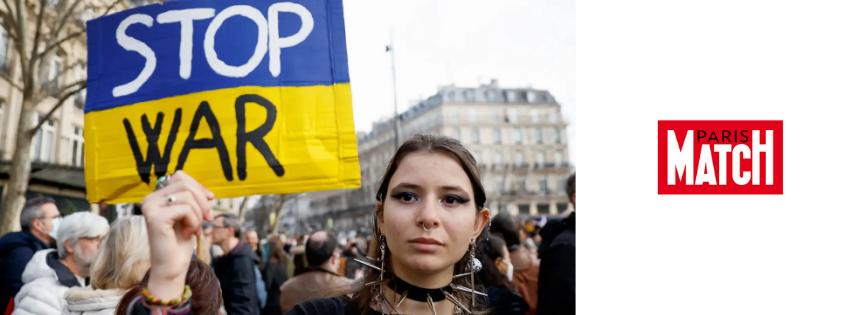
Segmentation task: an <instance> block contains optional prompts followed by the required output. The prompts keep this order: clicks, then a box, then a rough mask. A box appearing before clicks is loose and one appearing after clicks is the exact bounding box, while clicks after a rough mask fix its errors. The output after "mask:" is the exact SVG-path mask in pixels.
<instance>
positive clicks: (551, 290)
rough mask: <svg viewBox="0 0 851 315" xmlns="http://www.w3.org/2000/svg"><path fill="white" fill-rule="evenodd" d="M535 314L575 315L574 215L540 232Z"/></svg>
mask: <svg viewBox="0 0 851 315" xmlns="http://www.w3.org/2000/svg"><path fill="white" fill-rule="evenodd" d="M538 255H539V257H540V258H541V273H540V274H541V275H545V276H542V277H540V278H539V280H538V314H539V315H548V314H576V212H574V213H571V214H570V216H569V217H567V218H564V219H562V220H559V221H552V222H550V223H547V226H545V227H544V228H543V229H542V230H541V247H540V248H539V249H538Z"/></svg>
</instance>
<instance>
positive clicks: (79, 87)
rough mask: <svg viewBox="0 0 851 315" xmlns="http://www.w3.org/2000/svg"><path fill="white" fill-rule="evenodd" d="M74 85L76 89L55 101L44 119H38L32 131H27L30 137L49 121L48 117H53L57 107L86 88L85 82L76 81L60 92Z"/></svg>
mask: <svg viewBox="0 0 851 315" xmlns="http://www.w3.org/2000/svg"><path fill="white" fill-rule="evenodd" d="M75 85H76V86H77V88H76V89H74V90H73V91H70V92H68V93H65V94H64V95H62V97H60V98H59V100H57V101H56V105H53V108H51V109H50V111H49V112H47V114H46V115H44V118H42V119H40V120H39V121H38V124H36V125H35V127H34V128H33V129H30V131H29V134H30V136H33V135H35V133H36V131H37V130H38V128H41V125H43V124H44V122H45V121H47V120H49V119H50V116H53V113H54V112H56V110H57V109H59V107H61V106H62V104H63V103H65V101H66V100H68V99H69V98H71V96H74V95H75V94H77V93H79V92H80V91H82V90H83V89H85V88H86V81H78V82H77V83H75V84H72V85H69V86H66V87H65V88H63V89H62V90H65V89H68V88H69V87H72V86H75Z"/></svg>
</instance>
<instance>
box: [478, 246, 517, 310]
mask: <svg viewBox="0 0 851 315" xmlns="http://www.w3.org/2000/svg"><path fill="white" fill-rule="evenodd" d="M479 251H480V252H481V257H482V259H481V261H482V270H480V271H479V272H478V273H477V275H478V276H479V278H480V279H482V284H483V285H484V286H485V291H486V292H487V294H488V302H489V304H488V306H490V308H491V314H493V315H523V314H526V312H528V311H529V304H528V303H526V300H524V299H523V297H522V296H520V293H517V291H515V290H514V286H513V285H512V284H511V280H513V276H514V266H513V265H512V264H511V256H510V254H509V252H508V247H507V246H505V241H504V240H503V239H502V238H501V237H499V236H496V235H493V234H491V235H489V236H485V241H484V242H482V246H481V247H480V248H479Z"/></svg>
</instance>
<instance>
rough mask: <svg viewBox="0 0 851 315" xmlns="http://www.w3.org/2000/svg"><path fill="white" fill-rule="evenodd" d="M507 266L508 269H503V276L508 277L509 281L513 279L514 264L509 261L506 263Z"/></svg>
mask: <svg viewBox="0 0 851 315" xmlns="http://www.w3.org/2000/svg"><path fill="white" fill-rule="evenodd" d="M506 265H507V266H508V270H506V271H505V277H506V278H508V282H511V281H512V280H513V279H514V265H512V264H510V263H506Z"/></svg>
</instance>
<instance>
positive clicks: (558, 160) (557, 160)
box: [555, 152, 564, 167]
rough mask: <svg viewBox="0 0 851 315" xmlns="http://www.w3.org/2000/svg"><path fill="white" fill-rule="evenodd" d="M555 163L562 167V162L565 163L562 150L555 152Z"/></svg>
mask: <svg viewBox="0 0 851 315" xmlns="http://www.w3.org/2000/svg"><path fill="white" fill-rule="evenodd" d="M555 163H556V166H558V167H560V166H561V164H562V163H564V155H562V153H561V152H556V154H555Z"/></svg>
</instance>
